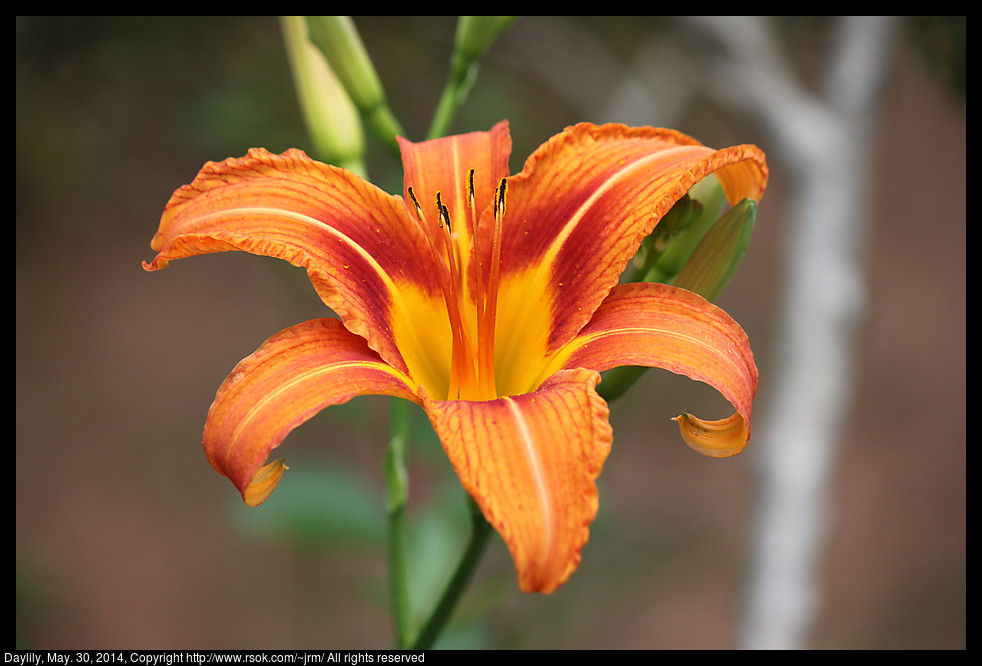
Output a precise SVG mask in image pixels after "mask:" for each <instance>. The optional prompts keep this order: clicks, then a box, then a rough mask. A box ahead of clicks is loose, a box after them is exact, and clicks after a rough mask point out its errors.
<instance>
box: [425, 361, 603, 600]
mask: <svg viewBox="0 0 982 666" xmlns="http://www.w3.org/2000/svg"><path fill="white" fill-rule="evenodd" d="M598 380H599V375H598V374H597V373H595V372H592V371H588V370H583V369H579V370H573V371H562V372H559V373H557V374H556V375H555V376H554V377H551V378H549V379H548V380H546V382H544V383H543V384H542V386H541V387H540V388H539V390H537V391H535V392H534V393H530V394H526V395H518V396H513V397H506V398H500V399H498V400H494V401H490V402H465V401H448V402H433V401H428V400H427V401H425V402H424V407H425V408H426V411H427V413H428V414H429V416H430V420H431V421H432V423H433V427H434V429H435V430H436V432H437V433H438V434H439V436H440V441H441V442H442V443H443V447H444V449H445V450H446V452H447V455H448V456H449V457H450V461H451V462H452V463H453V466H454V468H455V469H456V471H457V475H458V476H459V477H460V480H461V483H462V484H463V486H464V488H465V489H466V490H467V492H468V493H470V494H471V496H472V497H473V498H474V499H475V501H476V502H477V504H478V506H480V507H481V510H482V511H483V512H484V516H485V518H487V520H488V522H489V523H491V525H493V526H494V528H495V529H497V530H498V532H499V533H500V534H501V536H502V538H503V539H504V541H505V543H506V544H507V546H508V549H509V550H510V551H511V555H512V558H513V560H514V562H515V568H516V569H517V571H518V578H519V585H520V586H521V588H522V590H523V591H525V592H544V593H549V592H552V591H553V590H555V589H556V588H557V587H558V586H559V585H561V584H562V583H563V582H565V581H566V579H567V578H568V577H569V576H570V574H572V573H573V571H575V570H576V567H577V566H578V565H579V562H580V549H581V548H582V547H583V545H584V544H585V543H586V541H587V538H588V536H589V525H590V523H591V521H592V520H593V518H594V517H595V516H596V513H597V506H598V501H597V488H596V485H595V483H594V480H595V479H596V478H597V476H598V475H599V474H600V469H601V467H602V465H603V462H604V460H605V459H606V457H607V454H608V453H609V451H610V444H611V438H612V436H611V429H610V424H609V422H608V410H607V404H606V403H605V402H604V401H603V400H602V399H601V398H600V397H599V396H598V395H597V393H596V390H595V386H596V384H597V382H598Z"/></svg>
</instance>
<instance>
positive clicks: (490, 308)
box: [478, 178, 508, 396]
mask: <svg viewBox="0 0 982 666" xmlns="http://www.w3.org/2000/svg"><path fill="white" fill-rule="evenodd" d="M507 186H508V181H507V180H506V179H505V178H502V179H501V182H500V183H499V184H498V187H496V188H495V190H494V204H493V212H494V231H493V233H492V235H491V266H490V267H489V271H488V283H487V285H486V287H485V294H486V297H485V301H484V312H483V313H482V315H481V322H480V326H479V328H480V340H481V349H480V350H479V355H480V358H479V360H478V367H479V368H480V371H479V377H480V381H481V386H482V390H484V391H489V392H490V393H491V394H492V395H493V396H497V386H496V383H495V377H494V338H495V326H496V324H495V320H496V317H497V310H498V288H499V286H500V285H499V284H498V279H499V275H500V265H501V236H502V224H503V221H504V215H505V193H506V190H507Z"/></svg>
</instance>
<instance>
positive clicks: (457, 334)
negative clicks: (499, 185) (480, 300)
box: [436, 192, 474, 400]
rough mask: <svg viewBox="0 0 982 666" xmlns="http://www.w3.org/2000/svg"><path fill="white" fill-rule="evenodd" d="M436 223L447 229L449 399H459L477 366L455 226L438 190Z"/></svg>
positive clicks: (445, 235) (471, 380)
mask: <svg viewBox="0 0 982 666" xmlns="http://www.w3.org/2000/svg"><path fill="white" fill-rule="evenodd" d="M436 208H437V217H438V220H439V221H438V223H437V226H438V227H439V228H441V229H443V230H444V233H443V241H444V243H445V244H446V254H447V267H448V268H449V269H450V285H449V289H448V290H447V292H446V296H447V311H448V312H449V314H450V326H451V328H452V329H453V337H454V347H453V350H452V351H451V358H450V390H449V395H448V398H447V399H448V400H456V399H458V398H459V395H460V386H461V383H462V382H463V383H467V384H469V383H471V382H473V378H474V368H473V366H472V365H471V363H472V362H473V360H472V359H473V356H472V354H471V353H470V349H471V346H470V345H469V344H468V343H467V333H466V330H465V329H464V324H463V321H462V320H461V318H460V316H461V312H460V300H459V298H458V295H457V289H458V287H459V286H460V274H459V272H458V271H457V263H458V261H457V256H456V248H455V247H454V242H453V236H452V232H453V225H452V224H451V222H450V209H448V208H447V206H446V205H445V204H444V203H443V198H442V196H441V194H440V193H439V192H437V193H436Z"/></svg>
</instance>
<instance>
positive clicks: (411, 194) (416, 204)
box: [407, 187, 423, 222]
mask: <svg viewBox="0 0 982 666" xmlns="http://www.w3.org/2000/svg"><path fill="white" fill-rule="evenodd" d="M407 189H408V191H409V199H410V200H411V201H412V202H413V207H414V208H415V209H416V217H417V218H418V219H419V221H420V222H422V221H423V207H422V206H420V205H419V199H417V198H416V194H415V193H414V192H413V188H412V187H409V188H407Z"/></svg>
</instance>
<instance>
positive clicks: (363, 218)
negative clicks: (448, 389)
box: [144, 148, 445, 370]
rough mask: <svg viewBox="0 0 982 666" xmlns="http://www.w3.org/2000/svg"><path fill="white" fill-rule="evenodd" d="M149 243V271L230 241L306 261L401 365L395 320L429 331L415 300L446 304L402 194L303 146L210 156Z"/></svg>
mask: <svg viewBox="0 0 982 666" xmlns="http://www.w3.org/2000/svg"><path fill="white" fill-rule="evenodd" d="M151 247H152V248H153V249H154V250H156V251H157V252H158V254H157V256H156V257H155V258H154V260H153V261H152V262H151V263H149V264H146V263H145V264H144V268H146V269H147V270H156V269H160V268H164V267H165V266H167V264H168V262H170V261H172V260H174V259H180V258H182V257H189V256H193V255H198V254H205V253H209V252H222V251H228V250H242V251H245V252H250V253H252V254H258V255H265V256H271V257H277V258H280V259H284V260H286V261H288V262H290V263H291V264H293V265H295V266H302V267H304V268H306V269H307V273H308V275H309V277H310V280H311V282H312V283H313V285H314V288H315V289H316V290H317V292H318V294H319V295H320V297H321V299H322V300H323V301H324V302H325V303H326V304H327V305H328V306H329V307H330V308H331V309H333V310H334V311H335V312H337V313H338V314H339V315H340V316H341V318H342V320H343V321H344V323H345V325H346V326H347V327H348V329H349V330H351V331H353V332H355V333H357V334H359V335H361V336H362V337H364V338H365V339H366V340H368V341H369V344H370V345H371V347H372V348H373V349H375V350H377V351H378V352H379V354H381V355H382V357H383V358H384V359H385V360H386V361H388V362H389V363H390V364H392V365H393V366H394V367H397V368H400V369H403V370H404V369H406V364H405V362H404V361H403V358H402V355H401V353H400V351H399V348H398V346H397V345H396V343H395V341H394V340H393V333H392V330H393V328H399V329H400V330H401V331H403V334H404V335H405V336H406V337H409V338H410V339H413V338H415V337H422V338H426V337H427V335H428V334H429V333H430V332H431V331H430V330H427V331H426V332H425V333H426V334H427V335H424V334H423V332H420V331H417V330H415V322H418V321H425V320H426V317H424V316H420V315H419V313H418V309H419V308H420V307H424V308H426V307H431V306H430V302H431V301H435V302H437V303H442V301H441V300H440V299H441V298H442V292H441V291H440V282H439V279H438V277H439V270H438V269H437V268H436V265H435V264H433V263H432V262H433V255H432V253H431V252H430V250H429V244H428V242H427V240H426V239H425V237H424V236H423V235H422V232H421V230H420V228H419V225H418V224H417V223H416V221H415V220H414V219H413V217H412V216H411V214H410V212H409V211H408V210H407V208H406V206H405V204H404V203H403V201H402V199H401V198H400V197H396V196H392V195H389V194H387V193H385V192H383V191H382V190H380V189H379V188H377V187H375V186H374V185H372V184H370V183H368V182H366V181H364V180H362V179H361V178H359V177H358V176H356V175H354V174H352V173H351V172H349V171H346V170H344V169H339V168H336V167H333V166H330V165H327V164H321V163H320V162H315V161H314V160H311V159H310V158H309V157H307V155H305V154H304V153H303V152H302V151H300V150H296V149H292V150H288V151H287V152H285V153H283V154H282V155H273V154H271V153H268V152H267V151H265V150H263V149H260V148H254V149H252V150H250V151H249V153H248V155H247V156H246V157H243V158H233V159H227V160H225V161H224V162H221V163H215V162H209V163H208V164H206V165H205V166H204V167H203V168H202V169H201V172H200V173H199V174H198V176H197V177H196V178H195V179H194V181H193V182H191V183H190V184H189V185H185V186H184V187H182V188H181V189H179V190H177V191H176V192H175V193H174V195H173V196H172V197H171V200H170V202H168V204H167V207H166V208H165V209H164V213H163V216H162V218H161V221H160V228H159V230H158V232H157V234H156V235H155V236H154V238H153V241H152V242H151ZM440 312H441V310H440V309H439V308H437V309H436V312H435V314H433V315H432V316H430V317H429V319H430V320H432V319H433V318H434V317H439V315H440ZM443 312H444V314H445V310H444V311H443ZM413 341H414V342H415V340H413Z"/></svg>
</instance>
